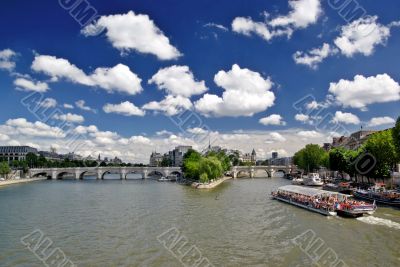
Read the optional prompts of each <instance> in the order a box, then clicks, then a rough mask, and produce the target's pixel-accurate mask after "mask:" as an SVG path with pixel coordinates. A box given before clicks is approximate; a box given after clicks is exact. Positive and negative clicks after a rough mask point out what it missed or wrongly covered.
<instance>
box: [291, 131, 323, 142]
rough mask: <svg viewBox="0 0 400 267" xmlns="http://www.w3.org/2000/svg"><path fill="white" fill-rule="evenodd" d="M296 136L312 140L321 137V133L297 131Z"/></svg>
mask: <svg viewBox="0 0 400 267" xmlns="http://www.w3.org/2000/svg"><path fill="white" fill-rule="evenodd" d="M297 135H298V136H300V137H302V138H303V140H304V139H312V138H320V137H321V136H322V134H321V133H319V132H317V131H314V130H312V131H299V132H298V133H297Z"/></svg>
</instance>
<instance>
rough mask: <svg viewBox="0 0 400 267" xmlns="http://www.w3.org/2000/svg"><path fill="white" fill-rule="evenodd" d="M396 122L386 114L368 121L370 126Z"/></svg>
mask: <svg viewBox="0 0 400 267" xmlns="http://www.w3.org/2000/svg"><path fill="white" fill-rule="evenodd" d="M395 123H396V121H395V120H394V119H393V118H391V117H387V116H385V117H376V118H372V119H371V120H370V121H369V122H368V126H370V127H376V126H381V125H388V124H395Z"/></svg>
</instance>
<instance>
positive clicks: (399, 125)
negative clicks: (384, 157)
mask: <svg viewBox="0 0 400 267" xmlns="http://www.w3.org/2000/svg"><path fill="white" fill-rule="evenodd" d="M392 137H393V142H394V146H395V148H396V152H397V162H399V161H400V116H399V117H398V118H397V122H396V126H395V127H394V128H393V130H392Z"/></svg>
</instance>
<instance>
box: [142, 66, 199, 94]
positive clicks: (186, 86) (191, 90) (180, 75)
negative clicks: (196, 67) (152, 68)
mask: <svg viewBox="0 0 400 267" xmlns="http://www.w3.org/2000/svg"><path fill="white" fill-rule="evenodd" d="M149 84H156V85H157V87H158V88H159V89H164V90H166V91H167V93H168V94H171V95H174V96H178V95H180V96H183V97H191V96H192V95H200V94H202V93H204V92H205V91H207V87H206V85H205V82H204V81H196V80H195V78H194V76H193V73H192V72H191V71H190V69H189V67H188V66H176V65H174V66H171V67H167V68H163V69H160V70H159V71H158V72H157V73H156V74H154V75H153V77H152V78H151V79H150V80H149Z"/></svg>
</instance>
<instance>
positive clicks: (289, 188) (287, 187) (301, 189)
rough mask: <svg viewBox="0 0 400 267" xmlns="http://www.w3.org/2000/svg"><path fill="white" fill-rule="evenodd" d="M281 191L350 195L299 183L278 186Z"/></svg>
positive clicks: (302, 193)
mask: <svg viewBox="0 0 400 267" xmlns="http://www.w3.org/2000/svg"><path fill="white" fill-rule="evenodd" d="M278 190H279V191H286V192H290V193H295V194H300V195H305V196H319V195H338V196H346V197H348V195H345V194H341V193H337V192H330V191H326V190H320V189H316V188H311V187H303V186H298V185H285V186H281V187H279V188H278Z"/></svg>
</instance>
